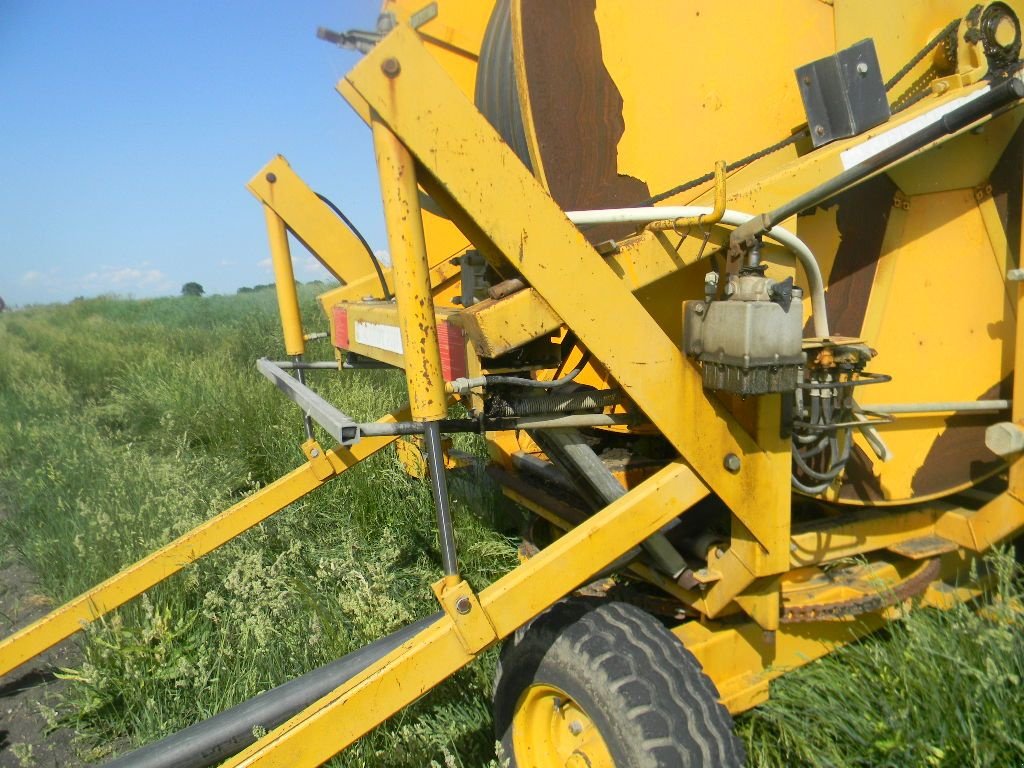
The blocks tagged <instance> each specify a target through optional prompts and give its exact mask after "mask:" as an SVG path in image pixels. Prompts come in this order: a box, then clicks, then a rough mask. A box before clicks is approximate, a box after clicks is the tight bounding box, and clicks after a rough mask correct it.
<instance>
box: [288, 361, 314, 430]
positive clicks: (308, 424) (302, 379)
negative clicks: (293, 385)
mask: <svg viewBox="0 0 1024 768" xmlns="http://www.w3.org/2000/svg"><path fill="white" fill-rule="evenodd" d="M292 363H293V364H295V366H296V368H295V378H296V379H298V380H299V384H301V385H302V386H306V371H305V369H304V368H303V367H302V355H295V357H294V358H292ZM302 427H303V429H304V430H305V431H306V439H307V440H312V439H313V419H312V417H311V416H310V415H309V413H308V412H307V413H304V414H302Z"/></svg>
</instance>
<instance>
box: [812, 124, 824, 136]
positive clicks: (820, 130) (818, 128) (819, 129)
mask: <svg viewBox="0 0 1024 768" xmlns="http://www.w3.org/2000/svg"><path fill="white" fill-rule="evenodd" d="M814 132H815V133H816V134H817V135H818V136H824V135H825V127H824V126H821V125H816V126H814Z"/></svg>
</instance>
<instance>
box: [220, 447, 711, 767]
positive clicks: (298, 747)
mask: <svg viewBox="0 0 1024 768" xmlns="http://www.w3.org/2000/svg"><path fill="white" fill-rule="evenodd" d="M706 493H707V491H706V489H705V487H704V484H703V483H701V482H700V481H699V480H698V479H697V478H696V476H695V475H694V474H693V472H692V471H691V470H690V468H689V467H688V466H687V465H686V464H684V463H682V462H673V463H672V464H670V465H668V466H667V467H665V468H664V469H662V470H661V471H660V472H659V473H657V474H656V475H654V476H653V477H651V478H650V479H648V480H646V481H645V482H644V483H642V484H640V485H639V486H637V487H636V488H635V489H634V490H633V491H631V492H630V493H629V494H628V495H626V496H624V497H622V498H621V499H619V500H618V501H616V502H614V503H613V504H611V505H609V506H608V507H606V508H605V509H603V510H602V511H601V512H599V513H598V514H596V515H594V517H592V518H590V519H589V520H587V521H586V522H585V523H583V524H581V525H580V526H578V527H577V528H575V529H573V530H572V531H570V532H569V533H567V534H566V535H565V536H563V537H562V538H560V539H559V540H558V541H556V542H555V543H553V544H551V545H550V546H548V547H547V548H545V549H544V551H542V552H541V553H540V554H539V555H537V556H536V557H533V558H531V559H530V560H528V561H527V562H525V563H524V564H522V565H520V566H519V567H517V568H516V569H514V570H513V571H511V572H510V573H508V574H507V575H505V576H504V577H502V578H501V579H499V580H498V581H496V582H494V583H493V584H492V585H490V586H489V587H487V588H486V589H484V590H482V591H481V592H480V593H479V595H478V601H477V602H476V603H474V608H473V609H472V610H470V611H469V612H468V613H467V614H464V615H463V614H459V613H458V612H456V611H446V612H445V616H444V617H443V618H442V619H440V620H439V621H438V622H436V623H435V624H433V625H432V626H430V627H429V628H427V629H425V630H423V631H422V632H420V633H419V634H418V635H416V636H415V637H413V638H411V639H410V640H409V641H408V642H407V643H405V644H404V645H403V646H402V647H401V648H399V649H397V650H396V651H394V652H393V653H391V654H390V655H388V656H386V657H385V658H383V659H381V660H380V661H379V662H378V663H376V664H374V665H373V666H371V667H369V668H367V669H366V670H364V671H363V672H361V673H360V674H359V675H357V676H356V677H354V678H353V679H352V680H350V681H348V682H347V683H345V684H344V685H342V686H341V687H339V688H338V689H336V690H335V691H333V692H331V693H330V694H328V695H326V696H324V697H323V698H322V699H320V700H319V701H317V702H315V703H314V704H312V705H311V706H310V707H308V708H307V709H306V710H304V711H303V712H300V713H299V714H298V715H296V716H295V717H293V718H292V719H291V720H289V721H288V722H286V723H285V724H283V725H282V726H280V727H279V728H277V729H275V730H274V731H271V732H270V733H268V734H267V735H266V736H265V737H263V738H262V739H260V740H259V741H257V742H256V743H255V744H253V745H252V746H251V747H250V748H249V749H247V750H245V751H244V752H241V753H239V754H238V755H236V756H235V757H234V758H232V759H231V760H228V761H227V762H226V763H224V766H225V767H227V766H256V765H260V766H294V768H299V767H300V766H314V765H320V764H321V763H323V762H325V761H326V760H328V759H329V758H330V757H332V756H333V755H335V754H336V753H337V752H339V751H341V750H342V749H344V748H345V747H346V746H348V745H349V744H351V743H352V742H353V741H355V740H356V739H358V738H359V737H360V736H362V735H363V734H365V733H366V732H367V731H369V730H370V729H371V728H373V727H375V726H376V725H378V724H379V723H380V722H382V721H383V720H385V719H386V718H388V717H390V716H391V715H392V714H394V713H395V712H397V711H398V710H399V709H401V708H402V707H404V706H406V705H407V704H409V703H411V702H412V701H415V700H416V699H417V698H419V697H420V696H422V695H423V694H424V693H425V692H426V691H428V690H430V689H431V688H432V687H434V686H435V685H437V684H438V683H440V682H441V681H443V680H445V679H446V678H448V677H449V676H451V675H452V674H454V673H455V672H456V671H458V670H459V669H461V668H462V667H464V666H465V665H467V664H468V663H470V662H471V661H472V660H473V659H474V658H476V655H477V653H478V650H479V649H482V648H483V647H487V646H488V645H491V644H493V643H494V642H497V641H498V640H500V639H502V638H504V637H507V636H508V635H510V634H511V633H512V632H514V631H515V630H516V629H518V628H519V627H520V626H521V625H523V624H524V623H526V622H527V621H529V620H530V619H531V618H533V617H534V616H536V615H537V614H538V613H540V612H541V611H543V610H544V609H545V608H547V607H548V606H549V605H551V604H552V603H554V602H555V601H556V600H558V599H559V598H560V597H562V596H563V595H565V594H567V593H568V592H569V591H570V590H572V589H574V588H575V587H577V586H579V585H580V584H581V583H583V582H585V581H586V580H587V579H588V578H589V577H591V576H593V574H594V573H595V572H597V571H599V570H600V569H601V568H603V567H604V566H606V565H607V564H608V563H610V562H612V561H613V560H614V559H615V558H616V557H618V556H619V555H621V554H622V553H623V552H625V551H627V550H628V549H629V548H630V547H632V546H633V545H635V544H636V542H638V541H642V540H643V539H645V538H647V537H648V536H650V535H651V534H653V533H654V532H655V531H657V530H658V529H659V528H661V527H662V526H663V525H665V524H666V523H667V522H668V521H670V520H672V519H673V518H675V517H676V516H677V515H678V514H679V512H680V511H681V510H685V509H688V508H690V507H691V506H692V505H693V504H695V503H696V502H697V501H699V500H700V499H701V498H703V497H704V495H705V494H706ZM476 606H479V608H477V607H476ZM480 616H483V617H484V618H485V619H486V622H487V625H489V626H490V627H491V629H492V631H493V634H492V635H491V637H490V639H489V641H488V642H487V643H485V644H483V645H481V644H480V627H481V625H480V623H479V622H480V618H479V617H480ZM466 617H469V620H471V621H473V622H476V623H475V624H474V625H473V626H472V627H471V628H470V629H468V630H462V629H460V627H459V623H460V622H462V621H465V620H466ZM466 635H469V637H470V638H476V642H475V643H472V644H470V645H469V646H468V648H467V643H466V640H465V637H466ZM469 648H478V650H477V651H476V652H475V651H473V650H469Z"/></svg>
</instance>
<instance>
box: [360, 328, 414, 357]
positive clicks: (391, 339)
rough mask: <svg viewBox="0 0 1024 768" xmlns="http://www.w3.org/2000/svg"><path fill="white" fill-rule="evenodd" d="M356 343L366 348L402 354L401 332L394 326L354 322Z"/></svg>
mask: <svg viewBox="0 0 1024 768" xmlns="http://www.w3.org/2000/svg"><path fill="white" fill-rule="evenodd" d="M356 341H357V342H358V343H360V344H365V345H366V346H368V347H375V348H377V349H383V350H385V351H387V352H394V353H395V354H398V355H400V354H402V351H403V348H402V332H401V331H400V330H399V329H398V328H397V327H396V326H394V325H381V324H380V323H367V322H366V321H364V320H356Z"/></svg>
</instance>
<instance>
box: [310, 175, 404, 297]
mask: <svg viewBox="0 0 1024 768" xmlns="http://www.w3.org/2000/svg"><path fill="white" fill-rule="evenodd" d="M314 194H315V195H316V196H317V197H319V198H320V200H321V202H323V204H324V205H326V206H327V207H328V208H330V209H331V210H332V211H334V212H335V213H336V214H337V215H338V218H339V219H341V220H342V221H343V222H345V226H347V227H348V228H349V229H351V230H352V234H353V235H355V236H356V239H357V240H359V242H360V243H362V244H363V248H365V249H366V253H367V254H368V255H369V256H370V261H371V262H373V268H374V269H375V270H376V271H377V278H378V279H379V280H380V289H381V290H382V291H384V301H391V299H392V296H391V291H389V290H388V282H387V280H385V279H384V270H382V269H381V268H380V261H378V259H377V254H375V253H374V252H373V248H371V247H370V244H369V243H368V242H366V238H365V237H363V233H362V232H360V231H359V230H358V229H357V228H356V225H355V224H353V223H352V222H351V221H350V220H349V218H348V216H346V215H345V214H344V213H342V212H341V208H339V207H338V206H336V205H335V204H334V203H332V202H331V201H330V200H329V199H328V198H327V197H326V196H325V195H321V194H320V193H319V192H315V193H314Z"/></svg>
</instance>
